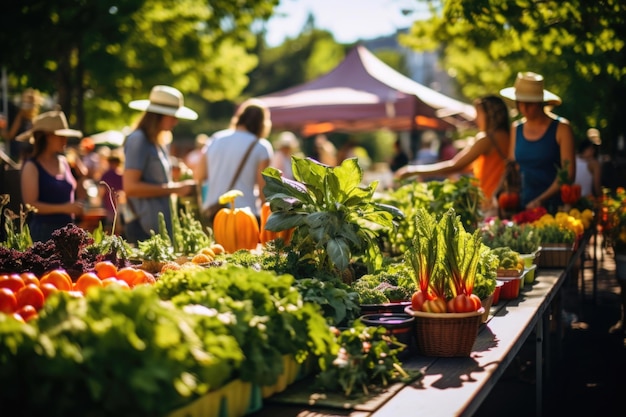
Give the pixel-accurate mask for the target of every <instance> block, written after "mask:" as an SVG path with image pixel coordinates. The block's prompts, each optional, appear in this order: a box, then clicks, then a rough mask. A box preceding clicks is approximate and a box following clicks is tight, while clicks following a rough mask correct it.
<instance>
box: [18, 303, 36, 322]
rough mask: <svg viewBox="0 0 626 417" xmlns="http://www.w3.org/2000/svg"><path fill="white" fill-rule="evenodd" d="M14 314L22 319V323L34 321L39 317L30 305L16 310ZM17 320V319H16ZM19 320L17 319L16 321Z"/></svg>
mask: <svg viewBox="0 0 626 417" xmlns="http://www.w3.org/2000/svg"><path fill="white" fill-rule="evenodd" d="M15 314H16V315H17V316H19V317H21V318H22V320H24V321H30V320H32V319H36V318H37V317H38V316H39V315H38V314H37V309H36V308H35V307H33V306H31V305H30V304H27V305H25V306H24V307H22V308H18V309H17V311H16V312H15ZM16 318H17V317H16ZM18 320H19V319H18Z"/></svg>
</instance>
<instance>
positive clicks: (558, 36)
mask: <svg viewBox="0 0 626 417" xmlns="http://www.w3.org/2000/svg"><path fill="white" fill-rule="evenodd" d="M424 1H427V2H428V3H429V5H430V7H431V11H432V13H433V15H432V18H430V19H428V20H425V21H417V22H415V23H414V25H413V27H412V29H411V31H410V33H409V34H408V35H405V36H403V37H401V41H402V42H403V43H404V44H405V45H407V46H410V47H413V48H415V49H417V50H425V49H431V50H432V49H435V48H439V47H443V55H444V59H443V61H444V66H445V67H446V68H447V69H448V71H449V73H451V74H454V75H455V76H456V78H457V80H458V82H459V85H460V86H461V88H462V91H463V94H464V95H465V96H467V97H470V98H474V97H477V96H480V95H483V94H493V93H497V92H498V91H499V90H500V89H501V88H504V87H508V86H511V85H513V82H514V80H515V75H516V73H517V72H519V71H533V72H537V73H540V74H542V75H543V76H544V77H545V83H546V88H547V89H549V90H550V91H553V92H554V93H556V94H558V95H560V96H561V97H562V98H563V105H562V106H561V107H559V108H558V112H559V113H560V114H562V115H563V116H566V117H567V118H568V119H570V121H571V123H572V126H573V128H574V130H575V132H576V133H577V137H578V138H581V137H583V136H584V132H585V131H586V129H587V128H588V127H597V128H599V129H600V130H601V131H602V133H603V138H604V143H603V147H604V148H605V149H606V150H607V151H609V152H610V151H611V150H612V149H613V147H614V145H615V142H616V139H617V137H618V135H620V134H622V135H624V134H625V132H626V121H625V120H626V119H625V118H624V117H623V109H624V108H625V107H626V82H625V81H626V54H625V53H624V42H625V39H624V37H623V34H624V33H626V2H624V1H623V0H596V1H587V0H541V1H539V0H507V1H502V0H424Z"/></svg>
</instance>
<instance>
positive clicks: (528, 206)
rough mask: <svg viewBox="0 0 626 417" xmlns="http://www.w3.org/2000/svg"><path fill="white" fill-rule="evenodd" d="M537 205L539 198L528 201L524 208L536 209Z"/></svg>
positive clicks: (538, 205) (539, 201) (539, 204)
mask: <svg viewBox="0 0 626 417" xmlns="http://www.w3.org/2000/svg"><path fill="white" fill-rule="evenodd" d="M537 207H541V200H539V199H538V198H536V199H534V200H532V201H530V202H529V203H528V204H526V209H527V210H532V209H536V208H537Z"/></svg>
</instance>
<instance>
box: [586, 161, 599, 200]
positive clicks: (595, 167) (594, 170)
mask: <svg viewBox="0 0 626 417" xmlns="http://www.w3.org/2000/svg"><path fill="white" fill-rule="evenodd" d="M587 167H588V169H589V172H590V173H591V178H592V182H591V193H592V194H593V195H594V196H596V197H598V196H600V195H602V166H601V165H600V161H598V160H597V159H595V158H592V159H590V160H589V161H587Z"/></svg>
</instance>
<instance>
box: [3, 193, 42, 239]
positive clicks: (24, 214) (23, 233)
mask: <svg viewBox="0 0 626 417" xmlns="http://www.w3.org/2000/svg"><path fill="white" fill-rule="evenodd" d="M9 201H11V196H10V195H9V194H2V195H0V211H1V212H2V213H3V215H4V231H5V232H6V240H5V241H4V242H2V244H1V245H0V246H4V247H6V248H10V249H17V250H20V251H23V250H26V249H28V248H29V247H31V246H32V245H33V239H32V238H31V237H30V229H29V227H28V223H26V219H27V218H28V214H29V213H31V212H35V211H37V210H36V209H35V208H34V207H32V206H31V205H29V204H26V205H24V204H21V205H20V213H19V215H18V214H15V213H14V212H13V211H12V210H10V209H8V208H6V209H4V210H3V208H4V207H5V206H6V205H7V204H9ZM15 220H19V222H18V224H17V225H15V224H14V222H15Z"/></svg>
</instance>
